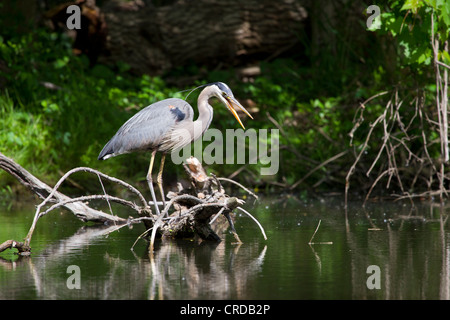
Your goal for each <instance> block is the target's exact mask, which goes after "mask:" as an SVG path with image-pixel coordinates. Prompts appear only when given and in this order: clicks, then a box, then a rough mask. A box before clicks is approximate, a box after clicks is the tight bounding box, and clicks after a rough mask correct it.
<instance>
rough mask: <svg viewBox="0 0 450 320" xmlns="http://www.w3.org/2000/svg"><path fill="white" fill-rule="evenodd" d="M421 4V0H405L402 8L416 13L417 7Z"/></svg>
mask: <svg viewBox="0 0 450 320" xmlns="http://www.w3.org/2000/svg"><path fill="white" fill-rule="evenodd" d="M422 6H423V1H422V0H406V1H405V3H404V4H403V6H402V8H401V9H400V10H401V11H402V10H411V11H412V12H414V13H416V12H417V10H418V9H420V8H421V7H422Z"/></svg>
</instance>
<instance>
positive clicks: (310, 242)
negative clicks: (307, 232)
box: [308, 220, 333, 245]
mask: <svg viewBox="0 0 450 320" xmlns="http://www.w3.org/2000/svg"><path fill="white" fill-rule="evenodd" d="M321 222H322V220H319V223H318V224H317V227H316V231H314V233H313V235H312V237H311V240H309V242H308V244H309V245H312V244H333V242H332V241H327V242H312V241H313V239H314V237H315V235H316V233H317V231H318V230H319V227H320V223H321Z"/></svg>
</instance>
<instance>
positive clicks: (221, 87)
mask: <svg viewBox="0 0 450 320" xmlns="http://www.w3.org/2000/svg"><path fill="white" fill-rule="evenodd" d="M207 86H208V87H209V91H210V92H209V95H210V96H211V97H213V96H214V97H217V98H218V99H219V100H220V101H221V102H222V103H223V104H224V105H225V106H226V107H227V108H228V110H230V111H231V113H232V114H233V115H234V117H235V118H236V120H237V121H238V122H239V124H240V125H241V127H242V128H243V129H244V130H245V127H244V125H243V124H242V121H241V119H240V118H239V115H238V114H237V112H236V110H235V107H238V108H239V109H241V110H242V111H244V112H245V114H246V115H248V116H249V117H250V118H252V119H253V117H252V116H251V114H250V113H248V111H247V110H246V109H245V108H244V107H243V106H242V105H241V104H240V103H239V101H237V100H236V98H235V97H234V96H233V92H231V89H230V87H228V86H227V85H226V84H225V83H223V82H214V83H211V84H209V85H207Z"/></svg>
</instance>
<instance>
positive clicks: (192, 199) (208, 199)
mask: <svg viewBox="0 0 450 320" xmlns="http://www.w3.org/2000/svg"><path fill="white" fill-rule="evenodd" d="M187 163H188V165H187V166H185V169H186V172H187V173H188V174H189V176H190V178H191V181H192V187H193V190H192V189H184V188H183V187H181V185H180V186H179V190H178V192H177V193H174V192H169V194H168V198H169V199H170V201H169V202H168V203H167V205H166V207H165V208H163V210H162V211H161V214H160V215H159V216H156V215H153V214H152V211H151V209H150V206H149V204H148V203H147V202H146V200H145V198H144V197H143V195H142V194H141V193H140V192H139V191H138V190H137V189H136V188H134V187H133V186H131V185H129V184H128V183H126V182H124V181H122V180H119V179H117V178H113V177H110V176H108V175H105V174H104V173H101V172H99V171H97V170H95V169H92V168H87V167H79V168H74V169H72V170H70V171H68V172H67V173H65V174H64V175H63V176H62V177H61V178H60V179H59V181H58V182H57V183H56V184H55V186H54V187H53V188H51V187H49V186H48V185H46V184H45V183H43V182H42V181H40V180H39V179H37V178H36V177H34V176H33V175H32V174H30V173H29V172H28V171H26V170H25V169H24V168H22V167H21V166H20V165H18V164H17V163H15V162H14V161H13V160H12V159H9V158H7V157H5V156H4V155H3V154H1V153H0V168H2V169H4V170H5V171H6V172H8V173H10V174H11V175H13V176H14V177H16V178H17V179H18V180H19V181H20V182H21V183H22V184H24V185H26V186H27V187H29V188H30V189H31V190H32V191H33V192H34V193H35V194H37V195H38V197H39V198H41V199H43V201H42V202H41V203H40V204H39V205H38V206H37V208H36V212H35V216H34V219H33V221H32V224H31V227H30V230H29V231H28V234H27V236H26V237H25V241H24V242H23V243H22V242H18V241H15V240H7V241H5V242H4V243H3V244H1V245H0V252H1V251H4V250H6V249H13V248H15V249H17V250H18V251H19V253H20V254H27V253H30V251H31V247H30V242H31V238H32V235H33V232H34V230H35V228H36V225H37V222H38V220H39V218H41V217H42V216H44V215H46V214H48V213H50V212H52V211H54V210H55V209H58V208H61V207H64V208H66V209H68V210H70V211H71V212H72V213H73V214H74V215H75V216H76V217H77V218H78V219H80V220H82V221H85V222H86V221H93V222H100V223H103V224H113V226H112V227H113V228H111V230H110V232H114V231H117V230H119V229H120V228H122V227H124V226H126V225H131V224H137V223H142V222H143V223H144V224H145V227H146V231H145V232H144V233H142V234H141V236H139V238H138V239H136V241H135V243H136V242H137V241H138V240H139V239H141V238H142V237H144V236H148V234H149V233H150V231H151V235H150V246H149V250H150V251H151V252H152V251H153V245H154V241H155V238H156V237H157V236H160V237H165V238H185V237H187V236H189V237H194V236H198V237H200V238H201V239H202V240H212V241H221V239H220V237H219V236H218V235H217V234H216V232H215V231H213V229H212V227H211V225H212V223H210V222H211V221H212V220H213V219H212V217H214V221H215V219H216V218H217V216H219V215H220V216H223V217H224V218H226V219H227V221H228V223H229V226H230V228H231V230H232V232H233V234H234V236H235V238H236V239H237V241H238V242H239V243H241V241H240V239H239V236H238V235H237V233H236V230H235V229H234V224H233V221H232V219H231V216H230V213H231V212H232V211H233V210H235V209H236V208H238V209H240V210H242V211H243V212H245V213H246V214H248V215H249V216H250V217H251V218H252V219H253V220H254V221H256V223H257V224H258V226H259V227H260V228H261V230H262V233H263V235H264V238H265V239H267V237H266V235H265V233H264V229H263V228H262V226H261V225H260V224H259V222H258V221H257V220H256V219H255V218H254V217H253V216H252V215H251V214H250V213H248V212H247V211H245V210H244V209H242V208H240V206H241V205H242V204H243V203H244V201H243V200H241V199H238V198H235V197H229V196H228V195H227V194H226V193H225V189H224V188H223V187H222V185H221V184H220V181H219V180H223V181H229V182H232V183H234V184H237V185H239V186H241V187H242V188H244V190H246V191H248V192H249V193H250V194H251V195H253V196H254V197H255V198H257V195H255V194H254V193H252V192H251V191H250V190H248V189H247V188H245V187H244V186H242V185H240V184H238V183H237V182H235V181H233V180H230V179H222V178H217V177H215V176H214V175H212V176H211V177H208V176H207V175H206V172H205V170H204V169H203V167H202V166H201V164H200V162H199V161H198V160H197V159H195V158H191V159H188V161H187ZM79 172H86V173H90V174H94V175H96V176H97V177H98V178H99V183H100V185H101V189H102V191H103V194H98V195H89V196H80V197H75V198H70V197H68V196H66V195H64V194H63V193H61V192H60V191H59V190H58V189H59V188H60V187H61V185H62V184H63V183H64V181H67V180H68V179H69V177H70V176H71V175H73V174H75V173H79ZM102 179H105V180H108V181H110V182H112V183H115V184H117V185H120V186H122V187H125V188H126V189H127V190H129V191H130V192H131V193H132V194H134V195H136V196H137V198H138V199H139V202H140V203H135V202H132V201H129V200H126V199H122V198H119V197H115V196H111V195H108V194H107V193H106V190H105V188H104V186H103V182H102ZM92 200H103V201H106V202H107V203H108V206H109V210H110V211H111V214H108V213H104V212H102V211H98V210H95V209H92V208H90V207H89V206H88V205H87V203H86V202H87V201H92ZM110 202H115V203H118V204H120V205H124V206H126V207H128V208H130V209H131V210H133V212H135V213H137V215H138V217H133V216H131V215H130V217H129V218H128V219H124V218H121V217H118V216H115V215H113V214H112V209H111V205H110ZM169 211H172V213H171V214H170V215H169ZM133 247H134V244H133Z"/></svg>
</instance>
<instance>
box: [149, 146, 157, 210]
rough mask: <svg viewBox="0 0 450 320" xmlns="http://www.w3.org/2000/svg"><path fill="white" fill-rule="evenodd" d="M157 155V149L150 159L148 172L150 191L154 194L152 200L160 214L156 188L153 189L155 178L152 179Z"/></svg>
mask: <svg viewBox="0 0 450 320" xmlns="http://www.w3.org/2000/svg"><path fill="white" fill-rule="evenodd" d="M155 155H156V150H155V151H153V152H152V157H151V159H150V166H149V167H148V173H147V183H148V186H149V188H150V193H151V194H152V200H153V204H154V205H155V210H156V214H157V215H158V216H159V215H160V212H159V208H158V202H157V201H156V196H155V190H154V189H153V179H152V170H153V163H154V161H155Z"/></svg>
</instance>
